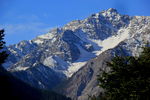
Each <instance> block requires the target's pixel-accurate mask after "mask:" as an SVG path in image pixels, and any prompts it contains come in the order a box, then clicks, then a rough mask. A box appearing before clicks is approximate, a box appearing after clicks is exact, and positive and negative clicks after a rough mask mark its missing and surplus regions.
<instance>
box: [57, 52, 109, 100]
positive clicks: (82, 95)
mask: <svg viewBox="0 0 150 100" xmlns="http://www.w3.org/2000/svg"><path fill="white" fill-rule="evenodd" d="M111 57H112V54H111V51H106V52H104V53H102V54H101V55H100V56H98V57H96V58H94V59H92V60H90V61H88V62H87V64H86V65H85V66H83V67H82V68H81V69H80V70H79V71H78V72H77V73H75V74H74V75H73V76H72V77H71V78H70V79H69V80H68V81H66V82H64V83H63V84H62V85H60V87H58V88H61V87H62V89H61V90H60V93H63V94H64V95H66V96H68V97H71V98H72V99H73V100H77V99H78V100H87V99H88V97H89V96H91V95H98V94H99V93H100V92H103V89H100V88H99V87H98V86H97V85H98V82H97V75H99V74H100V72H101V70H109V69H107V67H106V62H107V61H109V60H110V59H111ZM56 90H57V89H56Z"/></svg>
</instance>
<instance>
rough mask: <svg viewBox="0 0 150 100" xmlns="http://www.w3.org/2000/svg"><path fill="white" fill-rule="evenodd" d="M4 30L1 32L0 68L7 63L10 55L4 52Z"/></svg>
mask: <svg viewBox="0 0 150 100" xmlns="http://www.w3.org/2000/svg"><path fill="white" fill-rule="evenodd" d="M4 36H5V34H4V29H2V30H0V66H2V64H3V63H4V62H5V60H6V58H7V57H8V54H7V53H6V51H5V50H4V46H5V42H4Z"/></svg>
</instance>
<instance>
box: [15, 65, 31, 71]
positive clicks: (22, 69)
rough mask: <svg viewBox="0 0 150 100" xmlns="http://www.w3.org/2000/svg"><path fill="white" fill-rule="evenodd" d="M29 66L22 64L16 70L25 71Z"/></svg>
mask: <svg viewBox="0 0 150 100" xmlns="http://www.w3.org/2000/svg"><path fill="white" fill-rule="evenodd" d="M28 68H29V67H22V66H19V67H16V68H15V69H14V70H15V71H25V70H27V69H28Z"/></svg>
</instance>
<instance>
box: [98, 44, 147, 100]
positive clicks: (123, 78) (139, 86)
mask: <svg viewBox="0 0 150 100" xmlns="http://www.w3.org/2000/svg"><path fill="white" fill-rule="evenodd" d="M107 65H108V66H109V67H110V69H111V70H110V71H109V72H105V71H104V72H103V73H102V74H101V75H99V76H98V81H99V86H100V87H102V88H104V89H105V100H150V47H145V48H144V49H143V52H142V53H141V55H140V56H139V57H132V56H128V57H123V56H122V57H121V56H116V57H114V58H113V59H112V61H111V62H109V63H108V64H107ZM106 98H107V99H106Z"/></svg>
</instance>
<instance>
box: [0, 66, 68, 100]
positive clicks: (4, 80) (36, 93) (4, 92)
mask: <svg viewBox="0 0 150 100" xmlns="http://www.w3.org/2000/svg"><path fill="white" fill-rule="evenodd" d="M0 99H1V100H10V99H11V100H70V99H69V98H66V97H64V96H62V95H59V94H56V93H54V92H49V91H44V90H39V89H36V88H33V87H31V86H30V85H28V84H26V83H24V82H22V81H20V80H18V79H17V78H15V77H13V76H12V75H11V74H10V73H8V72H7V71H6V70H4V69H3V68H2V66H0Z"/></svg>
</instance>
